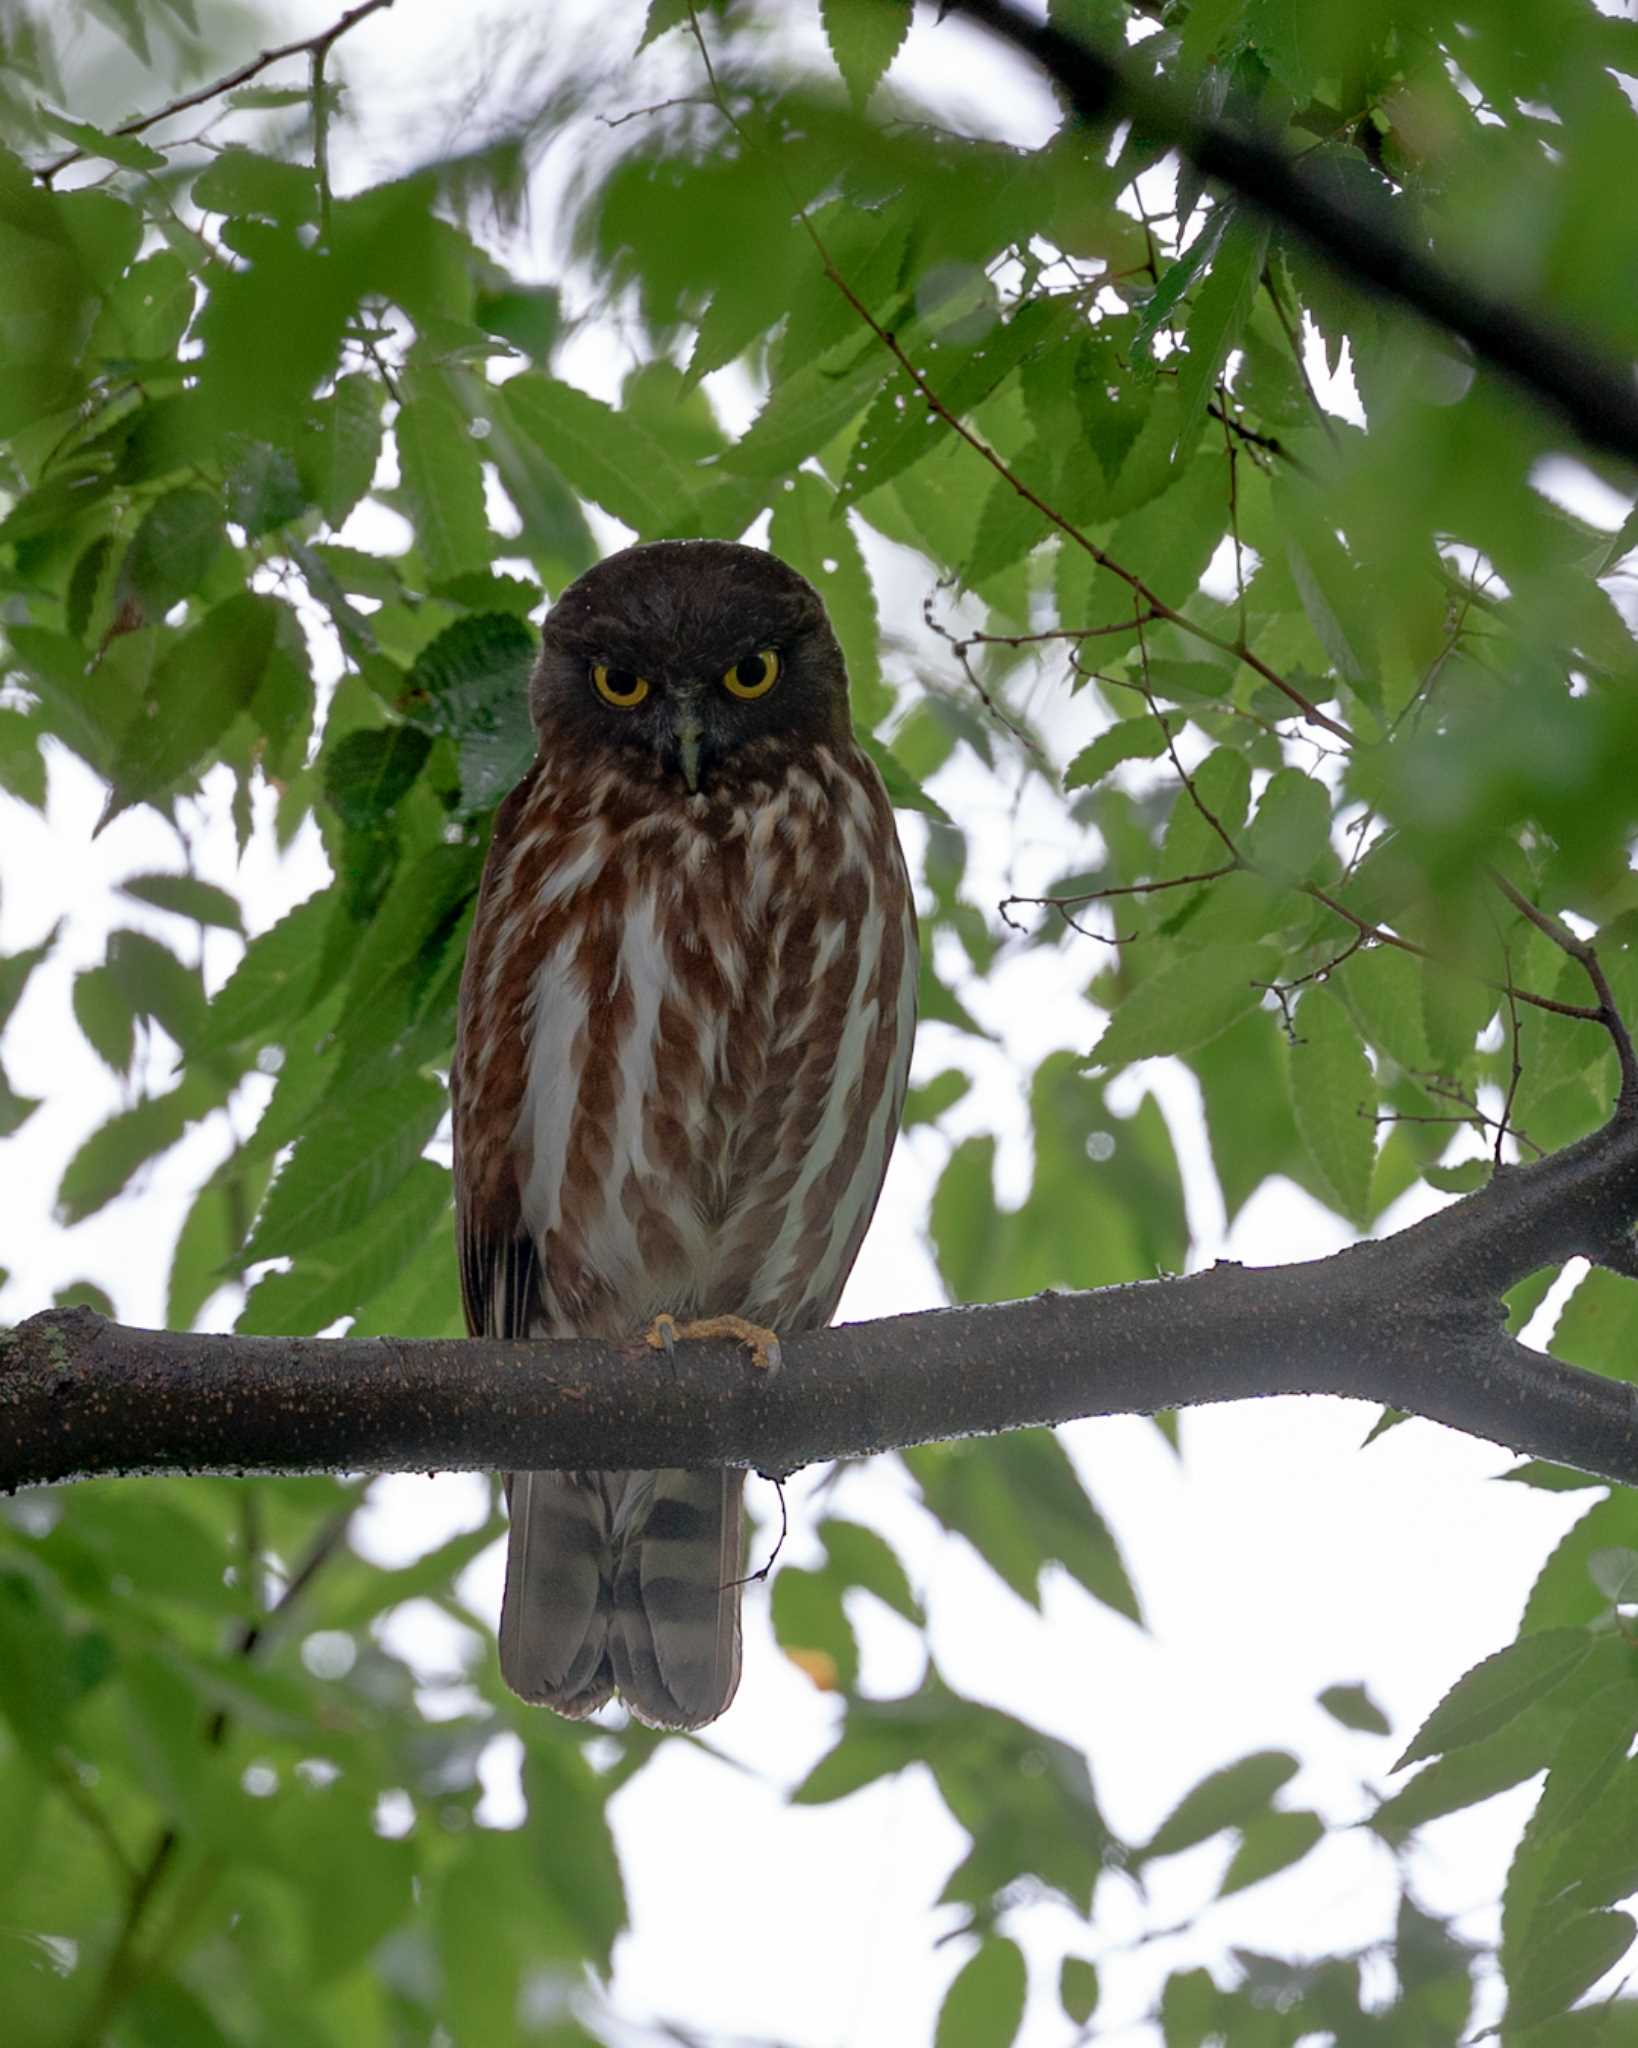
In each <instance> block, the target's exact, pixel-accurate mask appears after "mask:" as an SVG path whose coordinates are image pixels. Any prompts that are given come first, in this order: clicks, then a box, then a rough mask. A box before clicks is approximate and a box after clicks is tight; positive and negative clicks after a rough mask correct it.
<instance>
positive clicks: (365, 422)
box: [294, 375, 384, 529]
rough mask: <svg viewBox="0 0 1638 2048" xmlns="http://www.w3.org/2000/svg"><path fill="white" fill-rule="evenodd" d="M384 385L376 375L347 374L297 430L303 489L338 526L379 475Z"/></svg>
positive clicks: (331, 523) (313, 408)
mask: <svg viewBox="0 0 1638 2048" xmlns="http://www.w3.org/2000/svg"><path fill="white" fill-rule="evenodd" d="M383 396H384V392H383V387H382V386H381V385H380V384H378V383H377V382H376V380H375V379H374V378H373V377H366V376H362V375H354V376H351V377H341V378H338V379H337V381H336V387H335V389H334V390H333V391H332V392H331V393H330V394H329V395H328V397H325V398H321V399H319V400H318V401H317V402H316V403H315V404H314V405H313V406H312V407H311V408H310V410H309V413H308V416H307V418H306V419H305V420H304V421H303V423H302V426H301V429H300V431H299V433H298V434H297V436H296V442H295V449H294V454H295V458H296V472H297V474H298V476H299V477H300V478H301V484H302V489H303V490H304V491H305V492H306V494H307V496H308V497H309V498H310V499H311V500H312V502H313V503H314V504H315V505H317V506H318V508H319V510H320V511H321V512H322V513H323V514H324V517H325V519H326V521H327V522H328V524H329V525H330V527H331V528H332V529H334V528H336V527H338V526H340V525H341V524H342V523H343V521H344V520H345V519H346V517H347V515H348V513H349V512H351V511H352V509H353V507H354V506H355V505H356V504H357V503H358V501H359V499H360V498H362V497H363V495H364V493H365V492H366V491H367V490H368V489H369V488H370V484H371V482H372V481H373V480H374V477H375V471H376V465H377V463H378V462H379V461H380V458H381V442H382V439H383V426H382V419H381V406H382V399H383Z"/></svg>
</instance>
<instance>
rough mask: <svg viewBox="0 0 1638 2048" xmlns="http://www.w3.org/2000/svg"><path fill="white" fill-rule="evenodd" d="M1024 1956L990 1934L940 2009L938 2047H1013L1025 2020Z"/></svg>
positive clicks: (960, 1972) (959, 1974) (1000, 1937)
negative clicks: (1011, 2045)
mask: <svg viewBox="0 0 1638 2048" xmlns="http://www.w3.org/2000/svg"><path fill="white" fill-rule="evenodd" d="M1027 1988H1028V1985H1027V1980H1026V1977H1025V1973H1024V1957H1023V1952H1022V1950H1021V1949H1020V1948H1019V1946H1018V1944H1017V1943H1016V1942H1015V1941H1008V1940H1007V1939H1006V1938H1005V1936H1003V1935H998V1934H989V1935H986V1936H985V1937H984V1939H983V1940H982V1941H981V1942H980V1943H979V1945H978V1947H977V1949H976V1950H975V1951H974V1952H973V1954H972V1955H970V1956H969V1957H968V1958H967V1960H966V1962H964V1963H963V1964H962V1966H961V1968H960V1969H959V1970H958V1971H957V1972H956V1975H955V1979H954V1982H953V1983H952V1984H951V1986H950V1988H949V1990H948V1991H947V1992H945V1994H944V2003H943V2004H942V2005H941V2006H940V2007H939V2013H938V2025H937V2026H936V2028H935V2029H934V2032H933V2044H934V2048H1010V2044H1011V2043H1012V2042H1013V2041H1015V2040H1017V2038H1018V2029H1019V2028H1020V2027H1021V2026H1022V2025H1023V2020H1024V1994H1025V1992H1026V1990H1027Z"/></svg>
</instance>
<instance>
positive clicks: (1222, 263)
mask: <svg viewBox="0 0 1638 2048" xmlns="http://www.w3.org/2000/svg"><path fill="white" fill-rule="evenodd" d="M1267 250H1268V229H1267V227H1266V226H1264V225H1262V224H1261V223H1260V222H1259V223H1257V224H1253V223H1252V222H1251V221H1249V220H1246V219H1244V218H1241V217H1238V216H1237V217H1236V218H1235V219H1234V220H1233V221H1231V222H1230V223H1229V226H1228V228H1227V230H1226V231H1225V233H1224V235H1223V238H1222V240H1221V242H1219V244H1218V246H1217V251H1216V254H1215V255H1214V256H1213V257H1212V261H1211V270H1210V273H1209V275H1208V276H1207V278H1206V281H1205V283H1204V284H1202V285H1201V287H1200V289H1199V291H1197V292H1196V293H1195V296H1194V304H1193V306H1192V307H1191V308H1190V311H1189V323H1188V327H1187V329H1186V331H1185V333H1186V339H1187V342H1188V349H1187V352H1186V353H1185V355H1184V357H1183V359H1182V362H1181V364H1180V366H1179V368H1178V375H1177V395H1178V401H1179V405H1180V407H1181V410H1182V417H1183V419H1184V421H1185V422H1187V421H1188V420H1189V419H1191V418H1192V417H1193V416H1194V415H1196V414H1198V413H1201V412H1204V410H1205V408H1206V401H1207V400H1208V399H1209V398H1210V397H1211V395H1212V392H1213V390H1214V389H1215V387H1216V385H1217V383H1218V380H1219V379H1220V378H1221V377H1222V374H1223V370H1224V367H1225V365H1226V364H1227V362H1228V359H1229V355H1230V353H1231V352H1232V350H1233V349H1235V348H1236V347H1237V346H1238V344H1239V340H1240V335H1241V332H1242V330H1243V329H1244V327H1245V324H1246V319H1247V316H1248V315H1249V314H1250V312H1251V304H1252V300H1253V299H1254V298H1255V297H1256V295H1257V288H1258V286H1259V285H1260V284H1261V282H1262V276H1263V258H1264V256H1265V254H1266V253H1267Z"/></svg>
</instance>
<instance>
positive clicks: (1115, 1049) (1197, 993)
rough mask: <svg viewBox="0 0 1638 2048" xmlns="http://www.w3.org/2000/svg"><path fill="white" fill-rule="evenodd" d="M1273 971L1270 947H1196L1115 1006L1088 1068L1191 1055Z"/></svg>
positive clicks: (1244, 1007) (1252, 1004)
mask: <svg viewBox="0 0 1638 2048" xmlns="http://www.w3.org/2000/svg"><path fill="white" fill-rule="evenodd" d="M1279 970H1280V953H1279V949H1278V947H1275V946H1201V947H1199V948H1198V949H1197V950H1196V951H1194V952H1192V953H1189V954H1186V955H1184V956H1182V957H1179V958H1175V959H1173V960H1170V961H1168V963H1167V964H1166V965H1165V966H1164V967H1161V968H1159V969H1157V970H1156V972H1155V973H1153V974H1151V975H1150V976H1149V977H1148V979H1147V980H1145V981H1140V982H1139V983H1138V985H1137V987H1136V988H1135V989H1133V990H1132V992H1131V994H1130V995H1128V996H1127V997H1126V998H1125V1000H1124V1001H1123V1002H1122V1003H1121V1006H1120V1008H1119V1009H1118V1010H1117V1011H1116V1012H1115V1014H1114V1016H1113V1017H1111V1018H1110V1020H1109V1023H1108V1024H1107V1026H1106V1027H1105V1029H1104V1033H1103V1036H1102V1037H1101V1038H1100V1039H1099V1040H1098V1042H1097V1045H1096V1046H1095V1047H1094V1048H1093V1052H1092V1060H1093V1063H1094V1064H1096V1065H1098V1066H1100V1067H1120V1066H1125V1065H1127V1064H1128V1063H1129V1062H1131V1061H1132V1060H1140V1059H1154V1058H1157V1057H1159V1056H1160V1055H1161V1054H1164V1053H1185V1052H1192V1051H1194V1049H1195V1048H1196V1047H1197V1046H1201V1045H1204V1044H1206V1043H1207V1041H1208V1040H1210V1039H1213V1038H1215V1037H1217V1035H1218V1033H1219V1032H1223V1031H1226V1030H1227V1029H1228V1028H1229V1026H1230V1025H1231V1024H1233V1023H1235V1022H1237V1021H1238V1019H1239V1018H1241V1017H1243V1016H1244V1015H1245V1014H1246V1012H1247V1011H1248V1010H1254V1009H1256V1008H1257V1006H1258V1004H1259V1003H1260V1002H1261V1001H1262V999H1263V991H1264V989H1265V988H1266V987H1267V986H1268V984H1269V983H1271V982H1272V981H1273V980H1274V978H1275V976H1276V975H1277V974H1278V973H1279ZM1366 1131H1367V1133H1369V1131H1370V1126H1369V1125H1367V1126H1366Z"/></svg>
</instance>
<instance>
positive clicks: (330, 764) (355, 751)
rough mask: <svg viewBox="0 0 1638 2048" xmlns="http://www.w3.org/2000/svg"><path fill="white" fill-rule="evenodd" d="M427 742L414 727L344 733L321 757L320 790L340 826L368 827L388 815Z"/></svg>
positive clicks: (420, 764)
mask: <svg viewBox="0 0 1638 2048" xmlns="http://www.w3.org/2000/svg"><path fill="white" fill-rule="evenodd" d="M431 751H432V741H431V740H430V739H429V738H428V737H427V735H426V734H425V733H424V732H422V731H421V730H420V729H419V728H418V727H416V726H413V725H383V726H374V727H365V728H363V729H361V730H360V731H358V732H350V733H346V734H344V735H343V736H342V738H341V739H340V740H339V741H338V742H337V744H336V745H335V746H334V747H332V748H328V749H327V750H326V752H325V756H324V794H325V795H326V796H327V797H328V798H329V800H330V802H331V804H332V805H333V806H334V807H335V810H336V812H337V814H338V815H339V817H340V819H341V821H342V823H343V824H344V825H350V826H352V827H353V828H354V830H356V831H364V830H368V829H369V828H370V827H371V826H375V825H379V824H380V823H381V822H382V821H383V820H384V819H386V818H389V817H390V816H391V815H392V812H393V810H394V809H395V807H396V806H397V805H398V804H399V803H400V802H401V801H402V800H403V798H404V797H405V796H407V795H408V794H409V792H410V790H411V789H412V788H413V787H414V786H415V781H416V778H417V777H418V776H419V775H420V773H421V770H422V769H423V768H424V767H425V766H426V760H427V756H428V754H430V753H431Z"/></svg>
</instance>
